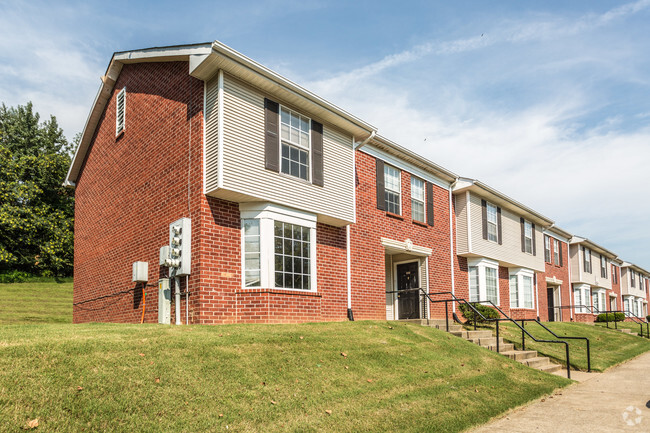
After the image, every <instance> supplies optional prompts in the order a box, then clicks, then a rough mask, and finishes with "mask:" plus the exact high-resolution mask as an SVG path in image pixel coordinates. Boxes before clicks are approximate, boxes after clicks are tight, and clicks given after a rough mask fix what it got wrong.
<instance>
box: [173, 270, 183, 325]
mask: <svg viewBox="0 0 650 433" xmlns="http://www.w3.org/2000/svg"><path fill="white" fill-rule="evenodd" d="M174 290H175V294H176V299H175V300H176V305H175V309H174V314H175V315H176V324H177V325H180V324H181V279H180V278H179V277H174Z"/></svg>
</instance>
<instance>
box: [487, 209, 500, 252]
mask: <svg viewBox="0 0 650 433" xmlns="http://www.w3.org/2000/svg"><path fill="white" fill-rule="evenodd" d="M486 210H487V238H488V240H489V241H493V242H497V241H498V239H499V233H498V221H497V207H496V206H495V205H493V204H492V203H487V208H486Z"/></svg>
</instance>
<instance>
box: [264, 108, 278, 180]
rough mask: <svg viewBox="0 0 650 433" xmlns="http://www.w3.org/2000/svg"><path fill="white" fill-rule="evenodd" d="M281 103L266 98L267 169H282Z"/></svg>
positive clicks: (265, 151)
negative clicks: (279, 135)
mask: <svg viewBox="0 0 650 433" xmlns="http://www.w3.org/2000/svg"><path fill="white" fill-rule="evenodd" d="M279 111H280V105H279V104H278V103H277V102H273V101H271V100H270V99H266V98H264V163H265V167H266V169H267V170H272V171H278V172H279V171H280V139H279V137H278V131H279V127H278V122H279V114H278V113H279Z"/></svg>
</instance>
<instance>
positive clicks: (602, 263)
mask: <svg viewBox="0 0 650 433" xmlns="http://www.w3.org/2000/svg"><path fill="white" fill-rule="evenodd" d="M600 276H601V277H603V278H607V257H605V256H603V255H602V254H601V255H600Z"/></svg>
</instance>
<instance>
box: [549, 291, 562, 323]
mask: <svg viewBox="0 0 650 433" xmlns="http://www.w3.org/2000/svg"><path fill="white" fill-rule="evenodd" d="M559 304H560V288H559V287H558V286H547V288H546V305H547V306H548V321H549V322H559V321H561V320H562V316H561V309H560V308H556V307H559V306H560V305H559Z"/></svg>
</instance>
